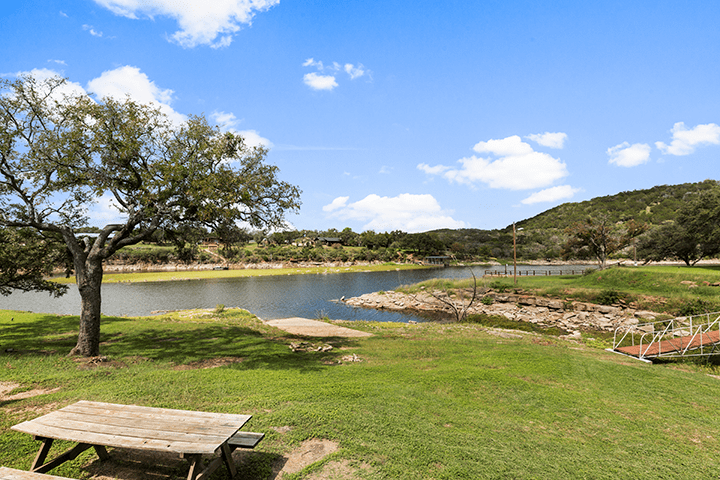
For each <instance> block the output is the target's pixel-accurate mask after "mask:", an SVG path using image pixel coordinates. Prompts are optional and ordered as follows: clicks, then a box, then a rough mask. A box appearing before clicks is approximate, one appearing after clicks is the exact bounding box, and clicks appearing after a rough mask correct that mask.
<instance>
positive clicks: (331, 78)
mask: <svg viewBox="0 0 720 480" xmlns="http://www.w3.org/2000/svg"><path fill="white" fill-rule="evenodd" d="M302 66H303V67H309V68H314V69H316V70H317V71H316V72H312V73H306V74H305V75H304V76H303V82H305V85H307V86H308V87H310V88H312V89H313V90H333V89H334V88H336V87H337V86H338V85H339V84H338V82H337V79H338V75H339V74H341V73H342V72H345V73H346V74H347V75H348V77H350V80H355V79H356V78H360V77H363V76H370V71H369V70H367V69H366V68H365V67H364V66H363V65H362V64H358V65H353V64H352V63H346V64H345V65H340V64H339V63H338V62H332V63H330V64H327V65H326V64H324V63H323V62H322V61H321V60H315V59H314V58H312V57H311V58H308V59H307V60H305V61H304V62H303V64H302Z"/></svg>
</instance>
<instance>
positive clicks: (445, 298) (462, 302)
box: [413, 269, 478, 322]
mask: <svg viewBox="0 0 720 480" xmlns="http://www.w3.org/2000/svg"><path fill="white" fill-rule="evenodd" d="M470 274H471V275H472V279H473V286H472V292H471V294H470V297H469V300H468V297H467V295H466V292H465V291H464V290H463V289H459V290H457V289H451V288H443V289H437V288H432V287H431V288H428V289H426V290H425V293H426V294H427V295H429V296H431V297H432V298H434V299H435V300H436V301H438V302H440V303H441V304H442V305H444V306H445V307H446V308H447V309H448V310H450V312H451V313H452V315H453V317H455V320H456V321H458V322H462V321H463V320H465V319H466V318H467V316H468V312H469V311H470V307H472V306H473V304H474V303H475V300H477V298H478V286H477V278H476V277H475V272H473V271H472V269H470ZM453 297H454V298H453ZM413 298H414V299H415V300H416V301H418V302H422V303H425V304H428V303H432V302H428V301H426V300H423V299H422V298H420V297H418V296H417V295H414V296H413Z"/></svg>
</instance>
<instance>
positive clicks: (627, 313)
mask: <svg viewBox="0 0 720 480" xmlns="http://www.w3.org/2000/svg"><path fill="white" fill-rule="evenodd" d="M435 295H436V296H441V295H443V293H442V292H435ZM471 296H472V291H471V290H470V291H468V292H465V303H467V302H468V301H469V298H470V297H471ZM450 298H451V299H453V300H454V301H455V302H460V301H461V300H460V299H459V298H457V297H450ZM483 298H484V299H485V300H482V299H483ZM343 301H344V302H345V303H346V304H347V305H351V306H353V307H359V308H374V309H380V310H396V311H408V312H413V313H419V314H422V313H426V312H429V313H441V312H444V313H446V314H448V315H452V312H451V310H450V307H448V306H447V305H445V304H443V302H441V301H439V300H438V299H437V298H435V297H434V296H432V295H429V294H427V293H420V294H417V295H408V294H405V293H401V292H396V291H387V292H375V293H368V294H365V295H361V296H359V297H353V298H349V299H345V300H343ZM468 313H469V314H471V315H472V314H480V313H484V314H487V315H502V316H504V317H505V318H508V319H510V320H515V321H522V322H529V323H534V324H537V325H539V326H542V327H558V328H561V329H563V330H565V331H568V332H578V331H587V330H601V331H613V330H615V328H617V327H619V326H622V325H637V324H638V323H646V322H652V321H654V320H655V318H656V316H657V315H658V314H657V313H654V312H648V311H642V310H635V309H633V308H630V307H628V306H625V305H595V304H591V303H585V302H576V301H563V300H557V299H550V298H545V297H535V296H532V295H522V294H510V293H500V292H493V291H489V292H486V293H484V294H483V295H482V298H481V299H476V301H475V302H474V303H473V305H472V306H471V307H470V309H469V311H468Z"/></svg>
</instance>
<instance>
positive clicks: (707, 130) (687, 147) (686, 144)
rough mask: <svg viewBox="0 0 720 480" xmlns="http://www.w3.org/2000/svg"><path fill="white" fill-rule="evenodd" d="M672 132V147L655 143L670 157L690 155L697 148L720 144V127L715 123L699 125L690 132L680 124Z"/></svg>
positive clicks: (683, 124) (674, 126)
mask: <svg viewBox="0 0 720 480" xmlns="http://www.w3.org/2000/svg"><path fill="white" fill-rule="evenodd" d="M671 131H672V138H673V140H672V142H671V143H670V145H666V144H665V143H663V142H655V146H657V148H658V149H660V151H662V152H663V153H665V154H668V155H690V154H691V153H693V152H694V151H695V148H696V147H700V146H704V145H718V144H720V126H718V125H716V124H714V123H708V124H705V125H697V126H696V127H695V128H693V129H690V130H688V129H687V127H686V126H685V123H683V122H678V123H676V124H675V125H673V128H672V130H671Z"/></svg>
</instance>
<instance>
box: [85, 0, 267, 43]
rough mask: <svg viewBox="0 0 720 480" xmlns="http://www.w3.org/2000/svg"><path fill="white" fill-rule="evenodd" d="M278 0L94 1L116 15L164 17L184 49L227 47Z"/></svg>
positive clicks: (177, 41) (174, 36)
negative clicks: (171, 23)
mask: <svg viewBox="0 0 720 480" xmlns="http://www.w3.org/2000/svg"><path fill="white" fill-rule="evenodd" d="M279 2H280V0H215V1H210V2H208V1H205V0H185V1H183V2H178V1H176V0H95V3H97V4H99V5H101V6H103V7H105V8H107V9H108V10H110V11H111V12H113V13H114V14H116V15H121V16H124V17H127V18H132V19H138V18H141V17H146V18H149V19H153V18H154V17H156V16H165V17H170V18H173V19H175V20H176V21H177V23H178V26H179V27H180V29H179V30H178V31H177V32H175V33H174V34H172V35H171V36H170V40H171V41H173V42H175V43H177V44H178V45H180V46H182V47H185V48H193V47H196V46H198V45H209V46H210V47H213V48H220V47H227V46H228V45H230V43H232V38H233V35H235V34H236V33H237V32H238V31H239V30H240V29H241V28H242V26H243V25H250V24H251V23H252V19H253V17H254V16H255V13H256V12H262V11H265V10H268V9H269V8H271V7H272V6H274V5H277V4H278V3H279Z"/></svg>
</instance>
